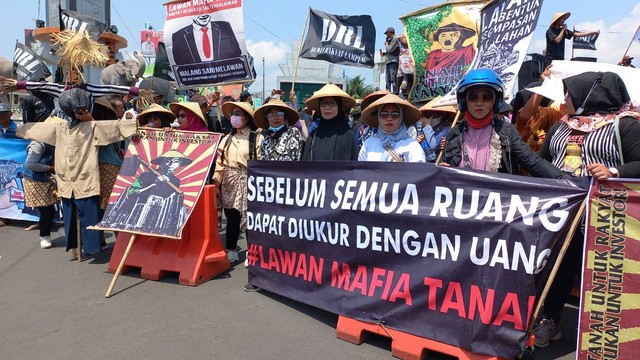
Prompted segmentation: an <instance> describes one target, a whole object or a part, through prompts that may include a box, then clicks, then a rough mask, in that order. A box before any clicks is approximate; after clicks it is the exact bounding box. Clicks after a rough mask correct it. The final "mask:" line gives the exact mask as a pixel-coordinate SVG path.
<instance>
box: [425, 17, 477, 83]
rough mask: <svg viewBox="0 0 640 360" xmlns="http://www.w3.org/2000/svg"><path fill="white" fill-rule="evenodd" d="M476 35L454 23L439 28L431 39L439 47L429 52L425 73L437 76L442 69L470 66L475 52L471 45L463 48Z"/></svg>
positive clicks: (472, 31)
mask: <svg viewBox="0 0 640 360" xmlns="http://www.w3.org/2000/svg"><path fill="white" fill-rule="evenodd" d="M475 35H476V31H475V30H472V29H469V28H468V27H465V26H462V25H458V24H456V23H451V24H447V25H445V26H442V27H440V28H439V29H438V30H436V32H435V33H434V34H433V39H434V41H435V42H437V43H438V45H440V46H439V47H436V48H435V50H432V51H430V52H429V58H428V59H427V71H430V72H432V73H433V74H436V75H437V74H439V73H441V72H442V70H443V69H449V68H453V67H455V66H458V67H465V66H467V65H469V64H471V61H472V60H473V56H474V55H475V54H476V50H475V48H474V47H473V44H469V45H466V46H463V44H464V43H465V41H466V40H467V39H470V38H472V37H473V36H475Z"/></svg>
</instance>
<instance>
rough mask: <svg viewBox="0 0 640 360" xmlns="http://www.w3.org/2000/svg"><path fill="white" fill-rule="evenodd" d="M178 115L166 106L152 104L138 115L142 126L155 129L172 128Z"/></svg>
mask: <svg viewBox="0 0 640 360" xmlns="http://www.w3.org/2000/svg"><path fill="white" fill-rule="evenodd" d="M175 119H176V115H175V114H174V113H173V112H171V110H169V109H167V108H166V107H164V106H161V105H158V104H155V103H154V104H151V105H149V107H147V108H146V109H144V110H143V111H142V112H141V113H140V114H139V115H138V123H139V124H140V126H148V127H150V128H154V129H164V128H168V127H171V123H173V121H174V120H175Z"/></svg>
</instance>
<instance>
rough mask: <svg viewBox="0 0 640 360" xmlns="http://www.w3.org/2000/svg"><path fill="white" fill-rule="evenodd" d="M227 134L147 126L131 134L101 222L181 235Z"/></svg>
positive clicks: (137, 231) (103, 225)
mask: <svg viewBox="0 0 640 360" xmlns="http://www.w3.org/2000/svg"><path fill="white" fill-rule="evenodd" d="M220 137H221V134H216V133H201V132H190V131H164V130H152V129H148V128H141V129H139V130H138V133H137V134H136V136H135V137H133V139H132V140H131V143H130V144H129V147H128V148H127V153H126V155H125V158H124V160H123V162H122V167H121V168H120V172H119V173H118V178H117V179H116V183H115V185H114V186H113V190H112V192H111V197H110V198H109V204H108V205H107V209H106V211H105V215H104V217H103V218H102V221H100V222H99V223H98V224H97V225H96V226H95V228H97V229H100V230H113V231H122V232H127V233H132V234H141V235H148V236H161V237H168V238H175V239H179V238H180V237H181V236H182V229H183V228H184V225H185V224H186V223H187V220H188V219H189V216H190V215H191V212H192V210H193V207H194V206H195V204H196V202H197V201H198V198H199V197H200V193H201V192H202V188H203V186H204V184H205V181H206V178H207V175H208V174H209V169H210V167H211V166H215V164H212V163H213V159H214V156H215V153H216V149H217V147H218V143H219V142H220Z"/></svg>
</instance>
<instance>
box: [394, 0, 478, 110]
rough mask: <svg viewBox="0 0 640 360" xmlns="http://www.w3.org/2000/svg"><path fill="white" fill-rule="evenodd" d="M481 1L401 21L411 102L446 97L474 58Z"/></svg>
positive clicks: (432, 10)
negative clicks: (411, 74)
mask: <svg viewBox="0 0 640 360" xmlns="http://www.w3.org/2000/svg"><path fill="white" fill-rule="evenodd" d="M488 2H489V1H488V0H484V1H468V0H467V1H452V2H449V3H446V4H440V5H436V6H431V7H428V8H426V9H423V10H420V11H417V12H414V13H411V14H408V15H405V16H403V17H401V20H402V22H403V24H404V28H405V32H406V35H407V41H408V43H409V48H410V50H411V55H412V57H413V62H414V64H415V83H414V86H413V90H412V91H411V94H410V99H411V100H412V101H414V102H419V101H426V100H429V99H431V98H434V97H436V96H440V95H444V94H446V93H448V92H449V91H450V90H451V89H452V88H453V87H454V86H456V85H457V84H458V82H459V81H460V79H461V78H462V76H463V75H464V74H465V72H466V71H467V69H468V68H469V66H470V65H471V63H472V61H473V58H474V56H475V54H476V48H477V42H478V35H479V33H480V10H481V9H482V7H483V6H484V5H485V4H486V3H488Z"/></svg>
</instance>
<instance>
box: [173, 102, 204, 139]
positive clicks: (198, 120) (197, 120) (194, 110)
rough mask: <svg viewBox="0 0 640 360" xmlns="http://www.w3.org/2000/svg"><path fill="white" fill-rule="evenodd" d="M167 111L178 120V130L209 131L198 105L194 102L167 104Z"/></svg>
mask: <svg viewBox="0 0 640 360" xmlns="http://www.w3.org/2000/svg"><path fill="white" fill-rule="evenodd" d="M169 109H171V112H172V113H173V114H174V115H175V116H176V119H177V120H178V124H179V127H178V129H179V130H186V131H205V132H206V131H209V129H208V128H207V120H206V119H205V118H204V115H203V114H202V110H200V105H198V103H194V102H174V103H171V104H169Z"/></svg>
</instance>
